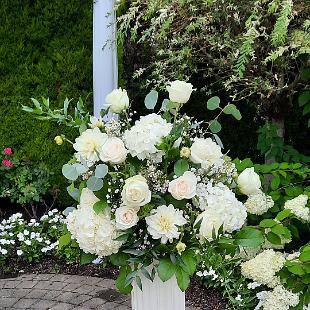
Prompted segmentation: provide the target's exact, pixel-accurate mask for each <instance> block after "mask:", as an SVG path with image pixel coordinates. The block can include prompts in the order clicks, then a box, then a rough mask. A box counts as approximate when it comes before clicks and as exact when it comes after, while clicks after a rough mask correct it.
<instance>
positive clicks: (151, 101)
mask: <svg viewBox="0 0 310 310" xmlns="http://www.w3.org/2000/svg"><path fill="white" fill-rule="evenodd" d="M157 100H158V92H157V91H156V90H151V91H150V92H149V93H148V94H147V96H146V97H145V100H144V104H145V106H146V108H147V109H149V110H154V108H155V106H156V103H157Z"/></svg>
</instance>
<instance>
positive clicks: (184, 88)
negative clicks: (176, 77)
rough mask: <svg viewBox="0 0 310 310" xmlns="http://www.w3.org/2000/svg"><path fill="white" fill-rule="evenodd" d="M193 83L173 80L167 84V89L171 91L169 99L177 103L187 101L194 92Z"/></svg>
mask: <svg viewBox="0 0 310 310" xmlns="http://www.w3.org/2000/svg"><path fill="white" fill-rule="evenodd" d="M193 90H194V89H193V85H192V84H191V83H186V82H184V81H173V82H170V85H169V86H167V91H168V92H169V99H170V100H171V101H172V102H176V103H182V104H183V103H186V102H187V101H188V100H189V98H190V96H191V94H192V92H193Z"/></svg>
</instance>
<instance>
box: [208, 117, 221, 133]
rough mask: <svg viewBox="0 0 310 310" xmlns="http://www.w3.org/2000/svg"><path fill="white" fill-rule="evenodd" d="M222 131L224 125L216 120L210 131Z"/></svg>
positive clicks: (212, 122)
mask: <svg viewBox="0 0 310 310" xmlns="http://www.w3.org/2000/svg"><path fill="white" fill-rule="evenodd" d="M221 129H222V125H221V124H220V123H219V122H218V121H217V120H216V119H215V120H213V121H211V122H210V130H211V131H212V133H218V132H220V131H221Z"/></svg>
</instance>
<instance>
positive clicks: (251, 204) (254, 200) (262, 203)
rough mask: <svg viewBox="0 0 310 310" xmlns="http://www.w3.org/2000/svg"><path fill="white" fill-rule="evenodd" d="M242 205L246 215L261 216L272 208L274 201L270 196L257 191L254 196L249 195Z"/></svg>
mask: <svg viewBox="0 0 310 310" xmlns="http://www.w3.org/2000/svg"><path fill="white" fill-rule="evenodd" d="M244 205H245V207H246V208H247V210H248V213H250V214H256V215H262V214H264V213H266V212H267V211H268V210H269V209H270V208H272V207H273V206H274V201H273V199H272V198H271V196H268V195H266V194H265V193H263V192H262V191H259V192H258V193H256V194H254V195H250V196H249V197H248V199H247V201H246V202H245V203H244Z"/></svg>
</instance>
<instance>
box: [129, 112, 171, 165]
mask: <svg viewBox="0 0 310 310" xmlns="http://www.w3.org/2000/svg"><path fill="white" fill-rule="evenodd" d="M171 129H172V124H170V123H167V122H166V120H164V119H163V118H162V117H161V116H160V115H157V114H154V113H153V114H149V115H146V116H142V117H141V118H140V120H138V121H136V122H135V125H134V126H132V127H131V128H130V129H129V130H126V131H125V133H124V141H125V145H126V147H127V149H128V150H129V152H130V154H131V155H132V156H133V157H137V158H139V159H140V160H144V159H146V158H147V159H151V160H153V161H154V162H161V159H162V155H163V152H162V151H160V150H158V149H157V148H156V145H158V144H160V142H161V141H162V138H164V137H166V136H168V135H169V133H170V131H171Z"/></svg>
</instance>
